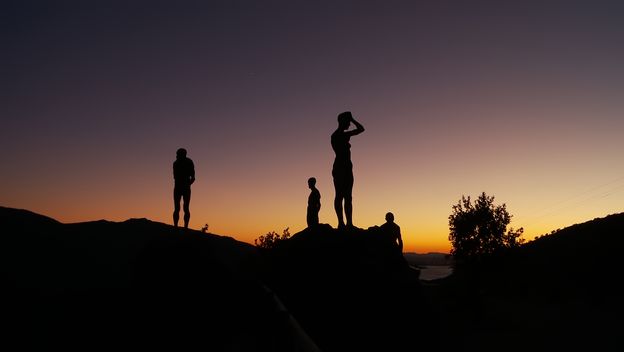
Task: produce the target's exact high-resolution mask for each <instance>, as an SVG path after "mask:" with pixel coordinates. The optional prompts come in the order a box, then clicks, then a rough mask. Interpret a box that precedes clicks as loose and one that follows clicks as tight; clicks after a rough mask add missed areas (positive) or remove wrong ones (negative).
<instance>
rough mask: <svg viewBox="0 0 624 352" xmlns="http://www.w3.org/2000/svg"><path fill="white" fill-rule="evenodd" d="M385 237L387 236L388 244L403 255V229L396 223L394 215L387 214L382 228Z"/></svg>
mask: <svg viewBox="0 0 624 352" xmlns="http://www.w3.org/2000/svg"><path fill="white" fill-rule="evenodd" d="M380 228H381V231H382V234H383V236H386V239H387V240H388V243H389V244H390V245H391V246H392V248H395V249H397V251H398V252H399V253H401V254H402V253H403V239H402V238H401V228H400V227H399V225H397V224H395V223H394V214H392V213H390V212H388V213H387V214H386V222H385V223H384V224H383V225H381V226H380Z"/></svg>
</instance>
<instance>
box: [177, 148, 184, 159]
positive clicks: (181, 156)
mask: <svg viewBox="0 0 624 352" xmlns="http://www.w3.org/2000/svg"><path fill="white" fill-rule="evenodd" d="M176 158H178V159H184V158H186V149H184V148H180V149H178V150H177V151H176Z"/></svg>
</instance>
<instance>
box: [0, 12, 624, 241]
mask: <svg viewBox="0 0 624 352" xmlns="http://www.w3.org/2000/svg"><path fill="white" fill-rule="evenodd" d="M127 3H131V4H127ZM623 18H624V2H622V1H590V0H587V1H434V0H431V1H355V0H354V1H336V0H335V1H297V0H284V1H74V2H67V1H40V2H38V1H3V2H2V4H1V5H0V28H1V29H0V43H1V45H2V49H1V52H2V54H1V55H0V63H1V66H0V72H1V77H2V79H0V99H1V104H0V117H1V119H2V128H1V129H0V149H1V150H2V153H1V154H0V165H2V166H1V168H2V172H1V173H0V205H3V206H8V207H14V208H23V209H28V210H31V211H34V212H37V213H41V214H44V215H47V216H50V217H53V218H55V219H57V220H59V221H61V222H82V221H91V220H98V219H107V220H112V221H123V220H126V219H129V218H148V219H151V220H154V221H160V222H165V223H171V213H172V210H173V201H172V190H173V177H172V163H173V161H174V159H175V151H176V149H177V148H179V147H185V148H186V149H187V150H188V156H189V157H190V158H191V159H193V161H194V162H195V167H196V172H197V181H196V183H195V184H194V185H193V188H192V192H193V194H192V201H191V212H192V217H191V227H192V228H195V229H199V228H201V227H202V225H204V224H206V223H207V224H208V225H209V232H212V233H216V234H220V235H227V236H232V237H234V238H236V239H238V240H240V241H245V242H250V243H253V240H254V238H257V237H258V236H259V235H262V234H265V233H267V232H269V231H273V230H274V231H277V232H281V231H282V230H283V229H284V228H286V227H289V228H290V231H291V233H295V232H298V231H300V230H302V229H304V228H305V226H306V225H305V213H306V202H307V197H308V194H309V189H308V188H307V179H308V178H309V177H310V176H315V177H316V178H317V180H318V183H317V186H318V188H319V190H320V192H321V196H322V198H321V202H322V209H321V212H320V220H321V222H323V223H329V224H331V225H332V226H334V227H335V226H336V225H337V220H336V215H335V212H334V210H333V197H334V190H333V185H332V178H331V167H332V162H333V158H334V154H333V151H332V149H331V145H330V139H329V138H330V135H331V133H332V132H333V131H334V130H335V129H336V127H337V121H336V116H337V115H338V113H340V112H342V111H347V110H349V111H351V112H352V113H353V115H354V117H355V118H356V119H357V120H358V121H359V122H361V123H362V124H363V125H364V127H365V128H366V131H365V132H364V133H363V134H361V135H358V136H355V137H353V138H352V140H351V145H352V148H351V152H352V160H353V164H354V175H355V186H354V190H353V194H354V200H353V204H354V211H353V214H354V223H355V225H356V226H358V227H362V228H367V227H369V226H373V225H380V224H382V223H383V222H384V214H385V213H386V212H388V211H392V212H393V213H394V215H395V218H396V222H397V223H398V224H399V225H400V226H401V228H402V233H403V238H404V241H405V242H406V246H405V250H406V251H416V252H429V251H443V252H447V251H448V250H449V249H450V243H449V242H448V216H449V214H450V213H451V206H452V205H453V204H455V203H456V202H457V201H458V200H459V199H460V198H461V196H462V195H467V196H468V195H471V196H473V197H476V196H478V195H479V194H480V193H481V192H486V193H487V194H488V195H493V196H495V197H496V200H495V202H496V203H497V204H501V203H506V204H507V208H508V210H509V212H510V213H511V214H512V215H514V218H513V219H512V224H511V225H512V226H513V227H516V228H517V227H521V226H522V227H524V228H525V238H526V239H529V240H530V239H533V238H534V237H535V236H536V235H540V234H544V233H548V232H550V231H551V230H554V229H557V228H560V227H564V226H568V225H571V224H574V223H579V222H583V221H587V220H591V219H593V218H595V217H603V216H606V215H608V214H613V213H619V212H622V211H624V156H623V155H624V153H623V152H624V137H623V132H624V45H622V43H624V21H622V19H623Z"/></svg>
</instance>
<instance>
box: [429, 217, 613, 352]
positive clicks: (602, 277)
mask: <svg viewBox="0 0 624 352" xmlns="http://www.w3.org/2000/svg"><path fill="white" fill-rule="evenodd" d="M623 236H624V214H616V215H611V216H607V217H605V218H601V219H594V220H592V221H589V222H586V223H583V224H577V225H573V226H570V227H567V228H565V229H562V230H559V231H557V232H556V233H553V234H551V235H547V236H543V237H541V238H538V239H537V240H535V241H531V242H529V243H527V244H525V245H523V246H522V247H520V248H518V249H517V250H514V251H509V252H508V253H505V254H503V255H501V256H499V257H497V258H491V259H490V260H488V261H485V262H484V263H482V264H481V265H480V266H479V267H473V268H471V269H468V270H466V271H461V272H458V273H456V274H454V275H452V276H451V277H449V278H448V279H443V280H440V281H439V282H438V284H437V285H434V286H430V287H428V288H427V290H426V291H427V294H428V295H432V296H433V297H435V298H436V299H438V300H439V302H440V306H439V308H440V309H441V311H440V315H441V316H443V317H445V320H446V321H448V322H450V324H449V329H448V330H447V331H448V332H449V334H450V335H454V336H455V337H456V338H454V339H447V341H450V342H451V343H450V344H449V349H451V350H453V349H457V348H467V349H471V350H495V349H497V348H500V346H502V345H505V344H506V343H507V342H508V341H516V342H515V343H514V344H513V345H511V346H508V347H507V350H513V351H523V350H527V349H530V350H534V351H535V350H539V351H545V350H550V349H553V348H556V349H558V350H560V349H568V348H569V349H572V348H574V349H578V348H581V349H591V350H614V349H613V348H614V346H619V348H616V349H615V350H619V349H621V348H622V347H624V345H623V344H622V342H621V341H620V339H619V335H620V332H619V326H620V324H619V323H618V320H619V317H620V316H621V314H622V313H624V309H623V308H624V304H623V303H622V298H621V297H622V294H623V293H624V290H623V289H622V288H621V283H620V279H619V278H620V277H621V275H622V269H623V264H622V261H621V259H620V258H621V254H620V252H621V250H622V245H623V244H624V237H623Z"/></svg>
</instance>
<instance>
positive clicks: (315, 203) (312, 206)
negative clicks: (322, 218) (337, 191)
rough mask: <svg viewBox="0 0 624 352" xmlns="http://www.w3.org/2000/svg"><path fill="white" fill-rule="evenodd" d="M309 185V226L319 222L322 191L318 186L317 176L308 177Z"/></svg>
mask: <svg viewBox="0 0 624 352" xmlns="http://www.w3.org/2000/svg"><path fill="white" fill-rule="evenodd" d="M308 187H309V188H310V195H309V196H308V214H307V217H306V218H307V221H308V227H314V226H316V225H318V224H319V211H320V210H321V192H319V190H318V189H317V188H316V178H314V177H310V178H309V179H308Z"/></svg>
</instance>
